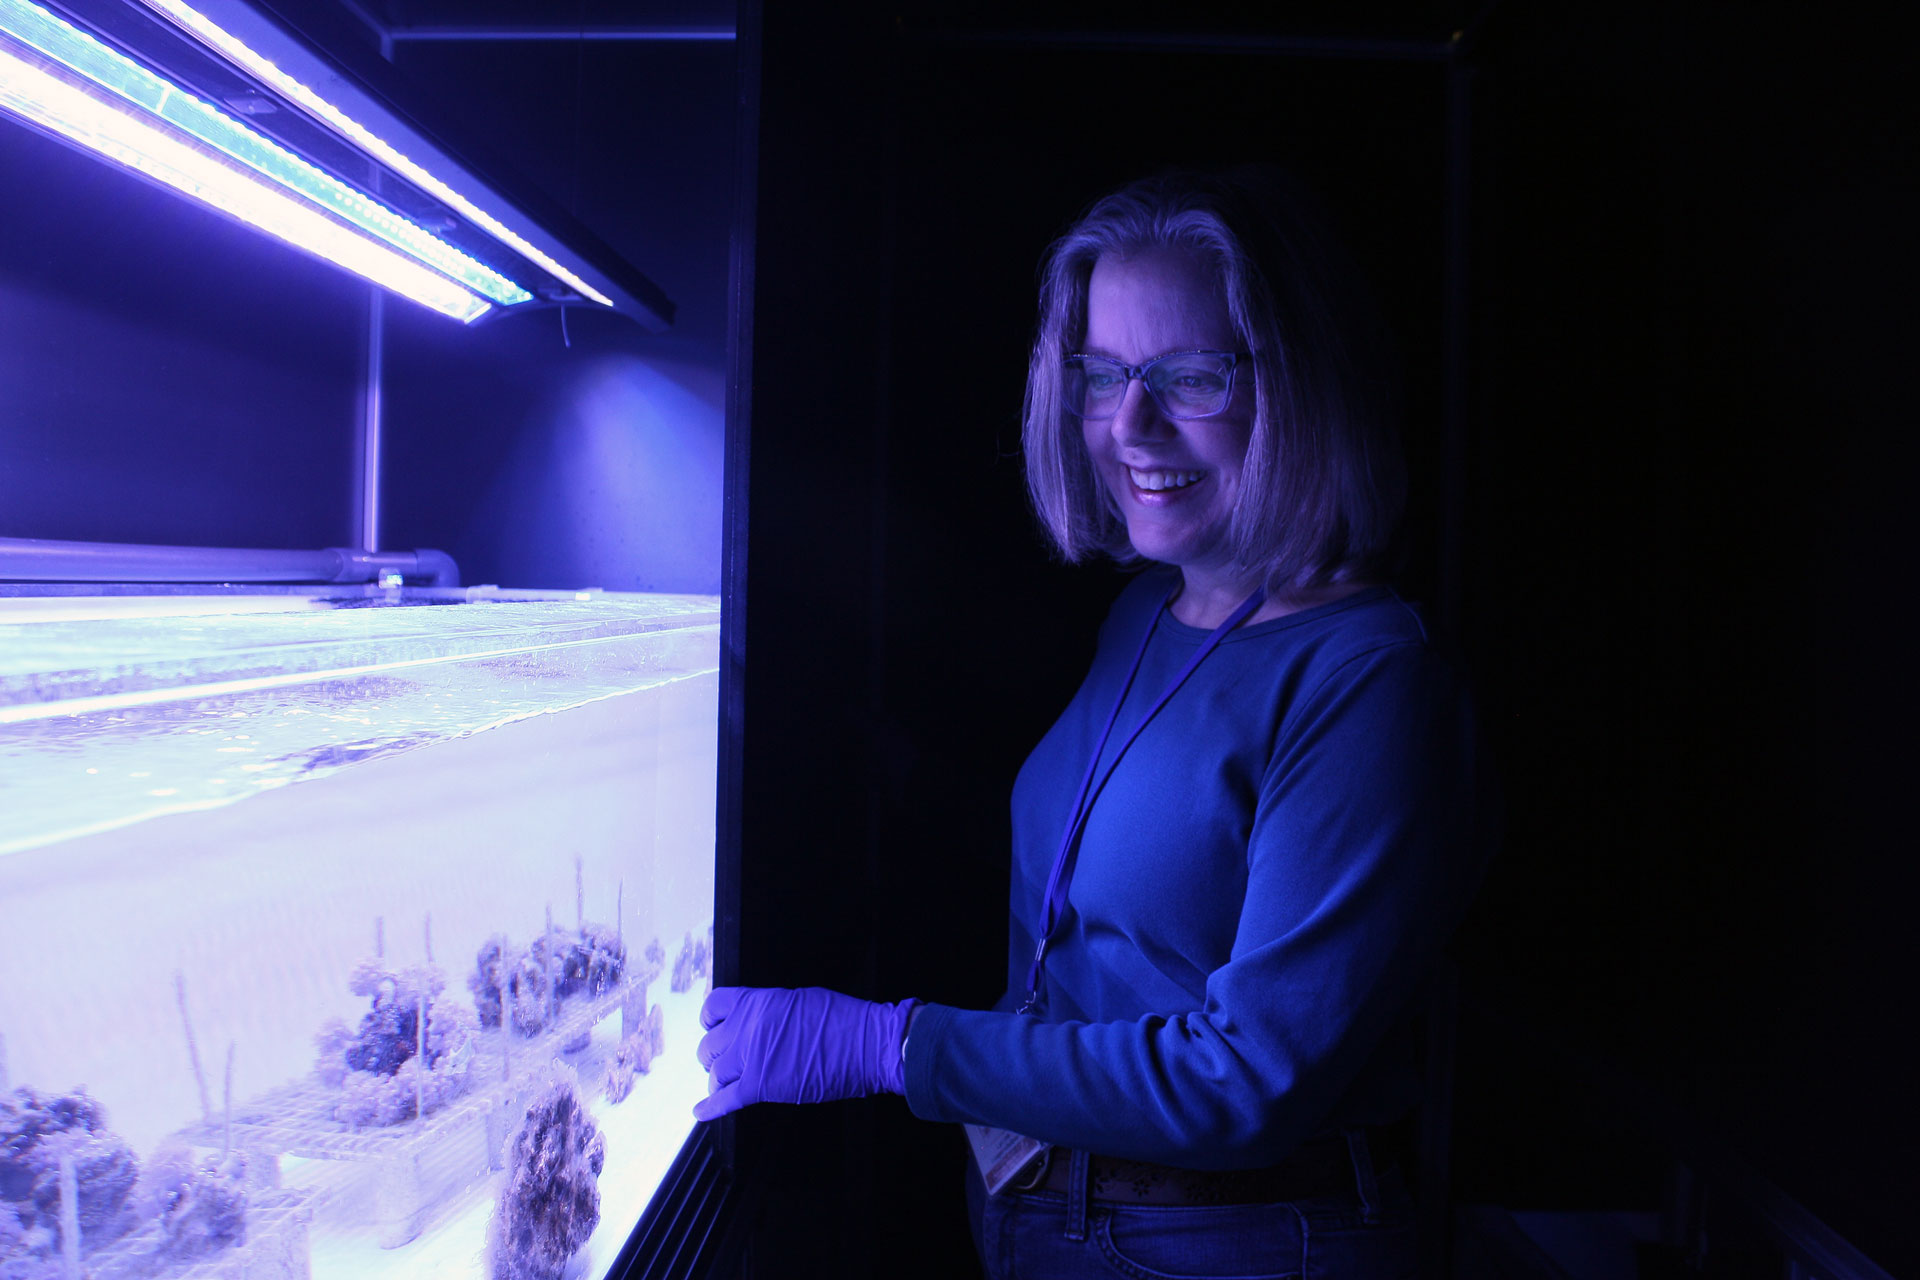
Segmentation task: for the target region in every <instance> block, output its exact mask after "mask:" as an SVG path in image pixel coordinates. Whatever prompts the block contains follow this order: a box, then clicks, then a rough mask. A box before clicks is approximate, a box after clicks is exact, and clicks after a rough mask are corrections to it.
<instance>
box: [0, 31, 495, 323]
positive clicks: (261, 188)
mask: <svg viewBox="0 0 1920 1280" xmlns="http://www.w3.org/2000/svg"><path fill="white" fill-rule="evenodd" d="M0 5H4V6H5V7H4V9H0V17H4V18H6V19H10V18H11V16H12V12H13V11H14V10H15V9H17V8H18V7H19V6H18V5H17V4H16V3H14V0H0ZM0 27H3V28H4V29H6V30H7V31H8V33H9V34H11V27H10V26H8V25H7V24H6V23H5V22H0ZM0 111H7V112H11V113H12V114H14V115H16V116H19V117H20V118H22V119H24V120H26V121H27V122H28V123H30V124H33V125H37V126H39V127H40V128H42V129H46V130H48V131H49V132H51V133H55V134H58V135H59V136H61V137H63V138H66V139H68V140H69V141H71V142H74V143H77V144H78V145H80V146H82V147H85V148H86V149H87V150H89V151H92V152H94V153H95V154H96V155H99V156H102V157H104V158H106V159H108V160H112V161H114V162H115V163H116V164H120V165H124V166H125V167H127V168H129V169H132V170H133V171H135V172H136V173H139V174H142V175H144V176H146V177H148V178H151V179H153V180H154V181H156V182H162V183H165V184H166V185H167V186H169V187H172V188H173V189H174V190H176V191H179V192H181V193H182V194H184V195H189V196H192V197H193V198H194V199H195V200H198V201H200V202H202V203H203V204H207V205H211V206H212V207H213V208H215V209H218V210H220V211H221V212H222V213H226V214H229V215H231V216H233V217H235V218H238V219H240V220H241V221H242V222H245V223H247V224H248V225H250V226H254V227H257V228H259V229H260V230H262V231H264V232H266V233H267V234H268V235H271V236H275V237H277V238H278V239H281V240H284V241H286V242H287V243H289V244H291V245H294V246H295V247H296V248H300V249H305V250H307V251H308V252H309V253H314V254H318V255H319V256H321V257H323V258H326V259H327V260H328V261H330V262H333V263H335V264H337V265H339V266H342V267H345V268H346V269H347V270H349V271H352V272H353V273H355V274H356V275H359V276H362V277H364V278H365V279H367V280H371V281H372V282H373V283H375V284H378V285H380V286H382V287H383V288H387V289H391V290H393V291H394V292H395V293H398V294H402V295H404V296H405V297H408V298H411V299H413V300H414V301H415V302H418V303H420V304H422V305H423V306H428V307H431V308H433V309H434V310H435V311H438V312H440V313H442V314H443V315H449V316H452V317H453V318H454V319H456V320H461V321H471V320H473V319H476V318H477V317H479V316H481V315H484V314H485V313H486V312H487V311H488V310H490V309H491V308H490V306H489V304H488V303H487V301H486V299H484V298H480V297H477V296H475V295H474V294H472V293H470V292H468V291H467V290H466V289H463V288H461V287H460V286H459V285H457V284H455V283H454V282H453V281H451V280H449V279H447V278H446V277H445V276H442V275H440V274H438V273H437V272H434V271H430V270H428V269H427V268H426V267H423V266H421V265H420V264H419V263H418V262H415V261H414V260H413V259H411V258H408V257H405V256H403V255H401V254H399V253H397V252H395V251H394V250H392V249H390V248H388V247H387V246H386V245H384V244H381V243H379V242H377V241H374V240H371V239H369V238H367V237H366V236H364V235H361V234H360V233H359V232H357V231H355V230H354V229H352V228H351V227H348V226H346V225H344V224H342V223H340V222H337V221H335V220H334V219H333V218H330V217H328V216H327V215H326V214H324V213H322V212H320V211H319V210H318V209H316V208H314V207H313V206H312V205H310V204H307V203H306V202H305V201H303V200H300V199H298V198H297V197H295V196H293V195H290V194H288V193H287V192H285V191H283V190H281V189H280V188H279V187H277V186H274V185H272V184H271V183H269V182H267V181H266V180H264V179H263V178H261V177H260V176H259V175H257V174H255V173H254V172H253V171H251V170H249V169H243V168H240V167H239V166H238V165H237V164H234V163H231V162H229V161H227V160H226V159H224V158H223V157H220V156H217V155H214V154H211V153H209V152H207V151H203V150H201V149H200V148H199V147H197V146H195V145H193V144H192V143H190V142H188V141H186V140H185V139H183V138H181V137H179V136H177V135H176V134H174V133H172V132H170V131H168V130H166V129H163V128H161V127H159V126H158V125H157V124H154V123H150V120H151V117H145V113H144V112H141V111H140V110H139V109H138V108H135V107H131V106H129V105H127V104H126V103H125V102H124V101H122V100H120V99H117V98H108V97H106V96H104V94H103V95H102V96H95V95H94V94H93V93H90V92H88V91H87V90H86V89H83V88H82V87H81V86H79V85H77V84H74V83H71V82H69V81H68V80H66V79H64V78H63V77H61V76H60V75H57V74H55V73H54V72H53V71H52V70H50V69H49V68H46V67H42V66H37V65H35V64H34V63H31V62H28V61H25V60H24V59H22V58H21V57H20V56H19V55H18V53H17V52H16V51H15V50H14V49H13V48H11V47H9V46H8V45H7V44H6V43H5V42H0Z"/></svg>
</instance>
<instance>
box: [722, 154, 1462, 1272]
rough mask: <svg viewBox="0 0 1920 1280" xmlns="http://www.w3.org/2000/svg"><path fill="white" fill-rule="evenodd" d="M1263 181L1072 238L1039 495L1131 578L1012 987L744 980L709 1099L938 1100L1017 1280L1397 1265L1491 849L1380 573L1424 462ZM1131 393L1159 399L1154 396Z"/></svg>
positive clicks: (981, 1227)
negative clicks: (1453, 973)
mask: <svg viewBox="0 0 1920 1280" xmlns="http://www.w3.org/2000/svg"><path fill="white" fill-rule="evenodd" d="M1307 226H1308V224H1307V223H1306V221H1305V220H1304V219H1302V218H1300V217H1299V216H1298V206H1297V204H1295V203H1293V202H1291V201H1289V200H1287V199H1285V198H1284V193H1283V191H1282V188H1281V187H1280V185H1279V184H1278V183H1277V182H1275V181H1274V180H1273V179H1271V178H1270V177H1267V176H1263V175H1257V174H1254V175H1250V174H1244V173H1243V174H1233V175H1227V176H1224V177H1207V176H1192V175H1183V176H1175V177H1167V178H1161V179H1156V180H1153V181H1150V182H1145V183H1140V184H1136V185H1134V186H1131V187H1128V188H1126V189H1124V190H1122V191H1120V192H1117V193H1115V194H1114V195H1112V196H1109V197H1107V198H1106V199H1104V200H1102V201H1100V202H1098V203H1096V204H1095V205H1094V206H1093V207H1092V209H1090V210H1089V211H1088V213H1087V214H1086V215H1085V216H1083V217H1082V218H1081V220H1080V221H1079V222H1078V223H1077V224H1075V226H1074V227H1073V228H1072V229H1071V230H1070V231H1069V232H1068V233H1067V235H1066V236H1065V237H1063V238H1062V239H1061V240H1060V241H1059V242H1058V243H1057V244H1056V245H1055V246H1054V248H1053V250H1052V252H1051V254H1050V256H1049V259H1048V264H1047V268H1046V271H1045V275H1044V286H1043V292H1042V296H1041V319H1040V326H1039V336H1038V338H1037V340H1036V342H1035V345H1034V352H1033V357H1032V363H1031V366H1030V369H1029V375H1028V383H1027V406H1026V433H1025V441H1026V464H1027V479H1028V489H1029V493H1030V494H1031V496H1032V499H1033V503H1034V506H1035V508H1036V510H1037V511H1038V513H1039V515H1040V518H1041V521H1042V523H1043V524H1044V525H1045V527H1046V528H1047V530H1048V531H1049V532H1050V533H1051V534H1052V536H1053V538H1054V540H1055V544H1056V546H1057V548H1058V549H1059V551H1060V552H1061V554H1062V555H1063V556H1065V557H1066V558H1067V559H1068V560H1071V561H1076V562H1077V561H1083V560H1087V559H1091V558H1093V557H1096V556H1101V555H1105V556H1110V557H1112V558H1114V559H1116V560H1119V561H1121V562H1122V563H1125V564H1128V565H1133V566H1138V567H1140V568H1142V569H1143V570H1144V571H1143V572H1141V573H1139V574H1138V575H1137V576H1136V577H1135V578H1134V579H1133V580H1132V581H1131V582H1130V583H1129V584H1128V585H1127V586H1126V587H1125V588H1124V589H1123V590H1122V591H1121V593H1120V596H1119V598H1118V599H1117V600H1116V601H1115V602H1114V605H1113V608H1112V611H1111V612H1110V613H1109V615H1108V618H1107V622H1106V625H1105V626H1104V627H1103V628H1102V629H1101V633H1100V643H1099V648H1098V650H1097V652H1096V654H1095V657H1094V662H1093V666H1092V669H1091V670H1090V671H1089V672H1088V673H1087V677H1086V680H1085V682H1084V683H1083V684H1082V685H1081V687H1080V690H1079V692H1078V693H1076V694H1075V695H1074V698H1073V700H1072V702H1071V703H1070V704H1069V705H1068V706H1067V708H1066V710H1065V711H1064V712H1063V713H1062V714H1061V716H1060V718H1059V720H1058V721H1057V722H1056V723H1055V724H1054V726H1053V727H1052V729H1050V730H1049V731H1048V732H1047V734H1046V736H1045V737H1044V738H1043V739H1042V740H1041V741H1040V743H1039V745H1038V746H1037V747H1035V748H1034V750H1033V752H1032V754H1031V755H1029V756H1028V758H1027V761H1026V764H1025V766H1024V767H1023V768H1022V769H1021V771H1020V776H1019V779H1018V781H1017V782H1016V784H1015V786H1014V792H1013V805H1012V809H1013V813H1012V818H1013V822H1012V827H1013V874H1012V886H1011V893H1010V904H1011V911H1010V918H1009V922H1008V923H1009V929H1008V934H1009V941H1010V947H1009V951H1008V955H1007V970H1006V977H1007V986H1006V992H1005V994H1004V995H1003V996H1002V998H1001V999H1000V1001H999V1002H998V1003H997V1004H996V1005H995V1007H994V1008H992V1009H990V1010H977V1011H976V1010H963V1009H956V1008H951V1007H947V1006H942V1005H938V1004H920V1003H918V1002H915V1001H911V1000H908V1001H902V1002H899V1003H897V1004H872V1003H869V1002H867V1001H864V1000H856V999H853V998H851V997H848V996H842V995H838V994H835V993H832V992H827V991H821V990H817V989H810V990H803V991H791V990H785V989H777V988H755V989H742V988H721V989H718V990H716V991H715V992H714V995H713V996H712V998H710V999H709V1000H708V1002H707V1004H706V1007H705V1008H704V1009H703V1011H702V1020H703V1022H704V1023H705V1024H706V1025H707V1027H708V1028H709V1031H708V1034H707V1036H706V1037H705V1039H703V1040H702V1042H701V1045H700V1050H699V1055H698V1056H699V1060H700V1062H701V1063H702V1065H704V1066H706V1067H707V1068H708V1071H709V1073H710V1078H711V1085H710V1088H711V1092H710V1094H709V1096H708V1097H707V1098H706V1099H705V1100H703V1101H702V1102H701V1103H700V1104H698V1107H697V1109H696V1114H697V1115H699V1116H701V1117H702V1118H707V1117H712V1116H717V1115H722V1114H725V1113H726V1112H729V1111H732V1110H734V1109H737V1108H739V1107H743V1106H747V1105H749V1104H752V1103H755V1102H816V1101H825V1100H829V1099H835V1098H845V1097H852V1096H857V1095H860V1094H866V1093H881V1092H894V1093H902V1094H905V1096H906V1098H907V1102H908V1105H909V1106H911V1108H912V1109H913V1111H914V1113H915V1114H916V1115H918V1116H920V1117H922V1118H923V1119H928V1120H940V1121H958V1122H963V1123H965V1124H966V1125H967V1126H968V1133H969V1136H970V1137H971V1138H972V1139H973V1143H974V1156H975V1161H974V1166H973V1168H972V1170H971V1171H970V1173H969V1179H968V1188H967V1189H968V1200H969V1207H970V1211H971V1215H970V1216H971V1221H972V1225H973V1231H974V1240H975V1243H976V1245H977V1247H978V1249H979V1251H980V1257H981V1261H982V1262H983V1264H984V1265H985V1268H986V1272H987V1274H988V1275H989V1276H990V1277H992V1278H993V1280H1034V1278H1038V1277H1079V1276H1095V1275H1100V1276H1107V1275H1113V1274H1115V1273H1120V1274H1126V1275H1181V1276H1189V1277H1199V1276H1222V1277H1224V1276H1243V1277H1244V1276H1275V1277H1280V1276H1298V1275H1302V1274H1306V1275H1314V1276H1326V1277H1350V1278H1354V1280H1389V1278H1391V1280H1400V1278H1402V1277H1406V1276H1409V1275H1411V1274H1412V1271H1413V1260H1414V1257H1415V1252H1414V1242H1413V1239H1412V1222H1411V1218H1412V1212H1411V1207H1410V1206H1411V1201H1410V1193H1409V1189H1408V1186H1407V1184H1406V1181H1405V1176H1404V1173H1403V1171H1402V1164H1403V1161H1404V1145H1405V1144H1404V1136H1405V1132H1406V1128H1405V1125H1404V1123H1403V1122H1404V1121H1406V1120H1407V1118H1408V1116H1409V1114H1410V1112H1411V1109H1412V1107H1413V1105H1414V1103H1415V1101H1416V1100H1417V1099H1418V1098H1419V1096H1420V1080H1419V1072H1418V1069H1417V1065H1416V1062H1415V1057H1414V1054H1413V1053H1412V1051H1411V1046H1412V1045H1413V1044H1414V1043H1416V1040H1415V1037H1414V1035H1413V1032H1414V1030H1415V1028H1414V1026H1413V1024H1412V1019H1413V1018H1414V1016H1415V1011H1416V1009H1417V1007H1418V1001H1417V999H1416V995H1417V993H1418V991H1419V989H1420V987H1421V984H1422V982H1423V980H1424V976H1425V973H1426V970H1427V968H1428V967H1429V965H1430V964H1431V962H1432V961H1433V959H1434V957H1435V954H1436V952H1437V951H1438V949H1439V947H1440V945H1441V943H1442V942H1443V941H1444V939H1445V938H1446V936H1447V934H1448V933H1449V932H1450V931H1451V930H1452V928H1453V926H1454V924H1455V922H1456V921H1457V920H1458V918H1459V916H1460V914H1461V912H1462V911H1463V910H1464V909H1465V904H1466V900H1467V898H1468V896H1469V895H1470V894H1471V892H1472V890H1473V888H1474V886H1475V884H1476V883H1477V881H1478V879H1479V875H1480V870H1481V867H1482V865H1483V864H1484V861H1485V858H1486V855H1487V853H1488V852H1489V844H1490V841H1489V839H1488V833H1489V831H1490V829H1491V827H1492V823H1491V821H1490V814H1489V810H1488V808H1487V806H1486V805H1485V803H1484V801H1483V795H1484V789H1483V785H1482V783H1483V777H1484V771H1483V770H1482V769H1481V768H1480V767H1479V766H1478V764H1477V753H1476V749H1475V738H1476V734H1475V729H1474V721H1473V715H1472V710H1471V708H1470V706H1469V705H1468V702H1467V699H1466V697H1465V694H1464V691H1463V689H1462V687H1461V684H1460V682H1459V680H1458V679H1457V678H1456V677H1455V676H1454V674H1453V673H1452V672H1451V671H1450V670H1449V669H1448V667H1447V666H1446V664H1445V663H1444V662H1443V661H1442V660H1441V659H1440V658H1439V657H1438V655H1437V654H1436V653H1435V651H1434V649H1433V646H1432V645H1431V644H1430V643H1429V641H1428V637H1427V633H1426V629H1425V627H1424V625H1423V624H1422V622H1421V621H1420V618H1419V616H1418V615H1417V613H1416V612H1415V611H1414V610H1413V609H1412V608H1411V607H1410V606H1408V605H1407V604H1406V603H1404V602H1403V601H1401V600H1400V599H1399V597H1398V596H1396V595H1395V594H1394V593H1393V592H1392V591H1391V590H1390V589H1388V588H1387V587H1386V586H1385V585H1383V578H1384V575H1385V570H1386V565H1385V561H1386V559H1387V550H1388V546H1389V542H1390V539H1391V536H1392V533H1393V528H1394V524H1395V520H1396V518H1397V516H1398V512H1399V507H1400V498H1401V472H1400V464H1399V461H1398V455H1397V453H1396V452H1395V451H1394V449H1393V448H1392V447H1391V433H1390V430H1389V427H1390V421H1389V418H1388V417H1387V415H1386V414H1385V413H1384V412H1383V411H1382V409H1381V398H1380V397H1379V395H1378V394H1377V392H1378V389H1379V388H1378V386H1377V385H1376V384H1374V383H1373V382H1371V381H1369V380H1368V379H1367V378H1366V377H1365V376H1364V375H1363V374H1362V372H1361V371H1362V370H1363V369H1364V368H1365V365H1366V360H1365V359H1364V357H1366V356H1367V355H1369V354H1371V353H1372V351H1373V350H1374V348H1372V347H1371V346H1370V345H1369V342H1370V334H1369V332H1368V330H1367V329H1366V328H1365V327H1364V326H1362V325H1360V324H1358V323H1356V322H1354V321H1352V320H1351V319H1349V317H1350V316H1351V315H1352V313H1353V310H1354V308H1353V305H1352V304H1353V300H1354V295H1353V294H1352V293H1351V292H1350V291H1347V290H1345V289H1344V288H1343V287H1342V286H1340V285H1339V284H1338V283H1337V281H1338V280H1339V278H1340V273H1339V272H1338V271H1337V270H1335V269H1334V263H1335V262H1336V261H1337V260H1336V259H1335V257H1334V256H1333V253H1332V251H1331V249H1329V248H1327V247H1325V245H1324V244H1323V243H1317V242H1316V240H1315V238H1314V237H1313V236H1311V235H1310V234H1309V233H1308V231H1307V230H1306V228H1307ZM1136 384H1137V385H1136Z"/></svg>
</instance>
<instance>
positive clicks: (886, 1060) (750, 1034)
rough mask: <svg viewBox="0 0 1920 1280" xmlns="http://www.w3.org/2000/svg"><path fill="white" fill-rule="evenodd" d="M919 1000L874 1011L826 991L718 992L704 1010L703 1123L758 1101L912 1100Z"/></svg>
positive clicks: (698, 1114)
mask: <svg viewBox="0 0 1920 1280" xmlns="http://www.w3.org/2000/svg"><path fill="white" fill-rule="evenodd" d="M918 1003H919V1001H917V1000H902V1001H901V1002H900V1003H899V1004H872V1003H870V1002H868V1001H865V1000H856V999H854V998H853V997H852V996H843V995H841V994H840V993H839V992H837V991H828V990H826V989H824V988H822V987H802V988H799V989H798V990H795V989H792V988H788V987H715V988H714V989H713V993H712V994H711V995H709V996H708V997H707V1002H706V1003H705V1004H703V1005H702V1006H700V1023H701V1025H702V1026H705V1027H709V1028H711V1030H709V1031H708V1032H707V1034H706V1035H705V1036H703V1037H701V1040H700V1048H699V1050H698V1051H697V1052H698V1057H699V1059H700V1065H701V1066H703V1067H705V1068H706V1069H707V1071H708V1073H709V1076H710V1079H709V1081H708V1085H707V1088H708V1092H709V1096H708V1097H705V1098H702V1099H701V1100H700V1101H699V1102H697V1103H695V1104H694V1107H693V1116H694V1119H696V1120H712V1119H714V1118H715V1117H716V1116H723V1115H725V1114H727V1112H729V1111H738V1110H739V1109H740V1108H741V1107H744V1106H747V1105H748V1104H750V1103H755V1102H830V1101H832V1100H833V1099H835V1098H858V1097H860V1096H862V1095H864V1094H869V1093H905V1092H906V1088H907V1086H906V1067H905V1064H904V1063H903V1062H902V1060H901V1056H900V1043H901V1041H902V1040H903V1039H904V1038H905V1036H906V1033H907V1019H908V1018H909V1017H910V1016H911V1015H912V1013H913V1006H914V1005H916V1004H918Z"/></svg>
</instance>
